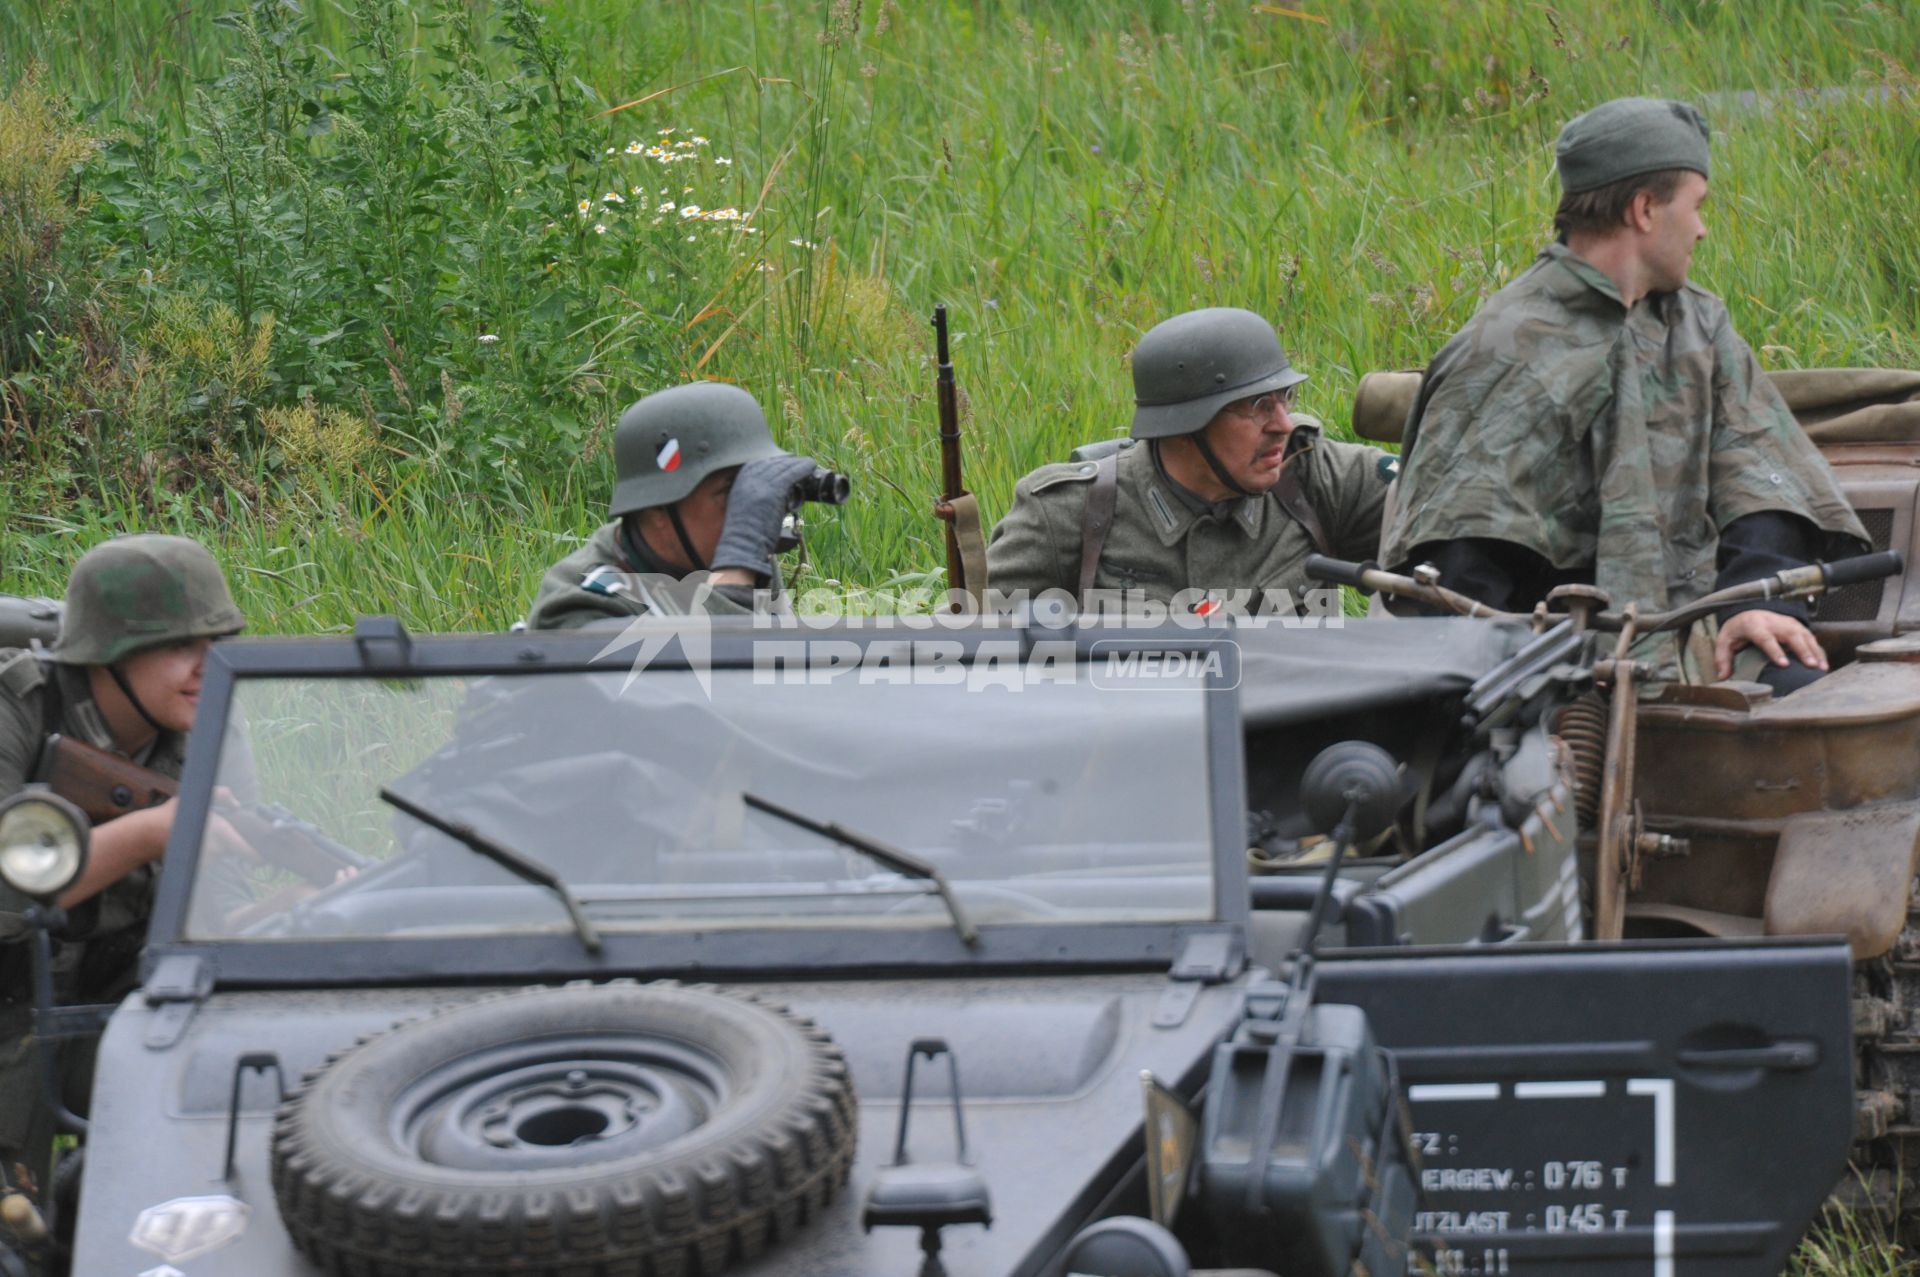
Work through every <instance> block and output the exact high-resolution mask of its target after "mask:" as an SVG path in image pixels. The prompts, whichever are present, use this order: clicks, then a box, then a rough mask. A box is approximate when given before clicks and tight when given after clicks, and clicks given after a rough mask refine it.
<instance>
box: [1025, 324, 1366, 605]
mask: <svg viewBox="0 0 1920 1277" xmlns="http://www.w3.org/2000/svg"><path fill="white" fill-rule="evenodd" d="M1306 379H1307V377H1306V374H1305V373H1303V372H1300V371H1299V370H1298V369H1296V368H1294V367H1293V365H1292V364H1291V363H1289V362H1288V360H1287V355H1286V352H1285V351H1284V350H1283V349H1282V348H1281V346H1280V339H1279V337H1278V336H1277V335H1276V334H1275V333H1274V331H1273V326H1272V325H1270V324H1269V323H1267V321H1266V320H1264V319H1262V318H1261V317H1260V316H1258V315H1256V314H1254V313H1252V312H1251V311H1245V310H1234V309H1224V308H1216V309H1208V310H1195V311H1189V312H1187V313H1186V314H1184V315H1176V316H1174V317H1173V318H1172V319H1169V320H1166V321H1165V322H1163V323H1160V324H1156V325H1155V326H1154V327H1153V328H1151V329H1149V330H1148V331H1147V333H1146V335H1145V336H1143V337H1142V338H1141V339H1140V343H1139V345H1137V346H1136V347H1135V348H1134V351H1133V387H1134V400H1135V408H1134V414H1133V428H1132V431H1131V436H1132V439H1133V440H1134V441H1135V442H1134V443H1133V445H1131V446H1127V447H1123V448H1121V449H1120V450H1119V451H1117V452H1110V453H1107V454H1106V455H1105V456H1103V457H1102V458H1101V459H1100V460H1098V461H1094V460H1088V461H1078V462H1066V463H1061V464H1056V465H1049V466H1042V467H1041V468H1040V469H1038V470H1035V471H1034V472H1033V473H1032V474H1029V475H1027V476H1026V477H1025V478H1023V479H1021V480H1020V482H1019V484H1018V485H1017V486H1016V487H1015V488H1014V501H1013V508H1012V509H1011V510H1010V511H1008V513H1007V516H1006V517H1005V518H1004V519H1002V520H1001V521H1000V524H999V526H998V527H996V528H995V529H994V533H993V540H992V543H991V544H990V545H989V546H988V550H987V563H988V581H989V583H990V584H991V585H992V587H993V589H994V591H995V592H996V593H997V594H1001V595H1003V596H1006V595H1012V594H1014V593H1015V592H1019V591H1024V592H1027V593H1028V594H1034V595H1037V594H1039V593H1041V592H1043V591H1047V590H1066V591H1068V592H1070V593H1072V594H1074V595H1075V596H1076V597H1078V598H1079V599H1080V600H1081V602H1082V605H1083V606H1085V605H1087V601H1088V595H1089V593H1090V592H1091V591H1096V590H1098V591H1107V590H1111V591H1116V592H1119V593H1120V597H1121V598H1122V599H1126V598H1128V597H1129V596H1131V597H1133V598H1144V599H1146V600H1150V601H1152V602H1154V603H1158V604H1162V605H1164V604H1168V603H1175V602H1179V601H1180V600H1179V599H1178V597H1177V596H1180V595H1183V594H1185V595H1186V596H1187V597H1188V598H1189V599H1191V598H1192V597H1193V596H1194V595H1196V594H1197V595H1199V596H1200V601H1199V602H1198V603H1197V604H1194V605H1193V606H1195V608H1196V610H1200V609H1203V608H1205V607H1207V606H1208V600H1210V599H1215V598H1217V597H1218V595H1219V594H1221V593H1227V594H1246V595H1250V594H1252V593H1254V592H1259V593H1261V594H1264V595H1273V594H1276V593H1278V592H1279V591H1286V592H1287V593H1288V595H1289V597H1291V596H1293V595H1297V594H1299V593H1300V592H1302V591H1304V590H1305V589H1307V588H1309V587H1310V586H1311V585H1312V584H1313V583H1312V582H1311V581H1309V580H1308V578H1307V576H1306V574H1305V572H1304V570H1303V567H1302V565H1303V563H1304V562H1305V560H1306V557H1307V556H1308V555H1309V554H1311V553H1313V552H1314V551H1315V550H1319V551H1320V552H1322V553H1326V554H1332V555H1336V556H1339V557H1342V558H1355V559H1365V558H1371V557H1372V556H1373V554H1374V551H1375V549H1376V548H1377V547H1378V545H1379V539H1380V520H1381V512H1382V506H1383V502H1384V500H1385V497H1386V491H1387V479H1388V477H1389V476H1390V475H1391V473H1392V465H1393V458H1391V457H1390V456H1388V455H1387V454H1386V453H1383V452H1381V451H1380V450H1379V449H1377V448H1370V447H1364V446H1361V445H1358V444H1349V443H1337V442H1334V441H1332V440H1329V439H1325V438H1322V437H1321V434H1320V431H1319V429H1318V427H1317V426H1314V425H1311V424H1307V423H1304V422H1299V421H1296V419H1295V418H1294V416H1293V402H1294V394H1295V391H1296V389H1297V387H1298V386H1299V385H1300V383H1301V382H1303V381H1305V380H1306Z"/></svg>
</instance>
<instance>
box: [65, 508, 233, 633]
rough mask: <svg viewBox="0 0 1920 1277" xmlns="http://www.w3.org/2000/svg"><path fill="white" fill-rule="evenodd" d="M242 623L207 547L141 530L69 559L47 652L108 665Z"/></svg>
mask: <svg viewBox="0 0 1920 1277" xmlns="http://www.w3.org/2000/svg"><path fill="white" fill-rule="evenodd" d="M246 623H247V620H246V618H245V617H243V616H241V615H240V609H239V608H237V607H235V606H234V605H233V595H231V594H229V593H228V592H227V578H226V577H225V576H223V575H222V574H221V572H220V565H219V564H218V563H215V562H214V561H213V556H212V555H211V554H209V553H207V548H206V547H205V546H203V545H201V544H200V543H199V542H198V541H190V540H188V539H187V538H186V537H170V536H159V535H156V534H153V533H139V534H136V535H133V536H123V537H115V538H113V539H112V540H111V541H102V542H101V543H100V544H99V545H96V546H94V547H93V548H92V549H91V550H88V551H87V552H86V553H85V554H83V555H81V556H80V561H79V562H78V563H76V564H74V565H73V575H72V576H70V577H68V578H67V606H66V611H65V613H64V615H62V617H61V618H60V634H59V636H58V637H57V638H55V639H54V641H53V646H52V647H51V648H49V649H48V653H49V654H50V655H51V656H52V657H53V659H54V660H56V661H61V662H64V663H66V664H68V665H112V664H114V663H116V662H118V661H123V660H125V659H126V658H127V657H129V656H132V655H134V654H135V653H137V652H144V651H146V650H147V649H148V648H153V647H165V646H166V645H167V644H169V643H178V642H182V641H184V640H186V639H196V638H217V637H219V636H220V635H223V634H236V633H238V632H239V631H240V629H241V628H242V627H243V626H245V625H246Z"/></svg>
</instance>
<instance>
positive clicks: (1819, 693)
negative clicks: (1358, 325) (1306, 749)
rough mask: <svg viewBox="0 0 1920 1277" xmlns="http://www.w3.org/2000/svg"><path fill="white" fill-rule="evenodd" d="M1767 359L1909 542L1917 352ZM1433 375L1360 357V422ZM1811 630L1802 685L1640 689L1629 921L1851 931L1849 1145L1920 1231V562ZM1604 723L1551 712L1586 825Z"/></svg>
mask: <svg viewBox="0 0 1920 1277" xmlns="http://www.w3.org/2000/svg"><path fill="white" fill-rule="evenodd" d="M1772 380H1773V382H1774V384H1775V386H1776V388H1778V389H1779V390H1780V391H1781V393H1782V395H1783V397H1784V398H1785V399H1786V401H1787V403H1788V406H1789V407H1791V408H1792V409H1793V411H1794V413H1795V415H1796V417H1797V418H1798V419H1799V421H1800V423H1801V425H1802V426H1803V427H1804V428H1805V429H1806V430H1807V432H1808V434H1809V436H1810V437H1811V438H1812V439H1813V440H1814V442H1815V443H1816V444H1817V445H1818V446H1819V448H1820V451H1821V453H1822V455H1824V456H1825V457H1826V459H1827V461H1828V463H1829V464H1831V465H1832V467H1833V470H1834V474H1835V477H1836V478H1837V479H1838V481H1839V485H1840V489H1841V491H1842V492H1844V493H1845V494H1846V496H1847V499H1848V500H1849V501H1850V502H1851V503H1852V504H1853V506H1854V508H1855V510H1856V511H1857V512H1858V513H1859V515H1860V520H1861V522H1862V524H1864V525H1865V527H1866V529H1867V532H1868V535H1869V536H1870V537H1871V538H1872V541H1873V548H1874V549H1875V550H1876V551H1885V550H1889V549H1891V550H1894V551H1902V552H1904V553H1905V555H1906V557H1907V560H1908V561H1909V562H1912V561H1914V556H1915V555H1916V554H1920V521H1917V520H1916V515H1917V514H1920V372H1906V371H1898V370H1888V369H1814V370H1805V371H1788V372H1780V373H1775V374H1772ZM1419 384H1420V375H1419V374H1418V373H1375V374H1371V375H1369V376H1368V377H1366V378H1364V379H1363V380H1362V384H1361V387H1360V391H1359V393H1358V395H1357V397H1356V402H1355V407H1354V415H1353V424H1354V429H1355V430H1356V432H1357V433H1359V434H1360V435H1361V436H1362V437H1364V438H1369V439H1372V440H1375V441H1377V442H1385V443H1395V442H1398V441H1399V438H1400V427H1401V425H1402V423H1403V422H1404V421H1405V419H1406V416H1407V411H1408V409H1409V408H1410V407H1411V406H1412V403H1413V401H1414V398H1415V396H1416V395H1417V393H1418V389H1419ZM1813 629H1814V632H1815V633H1816V634H1817V635H1818V636H1819V638H1820V641H1821V643H1822V645H1823V646H1824V647H1825V648H1826V649H1827V652H1828V654H1829V656H1830V657H1831V658H1832V660H1833V662H1834V665H1835V669H1836V672H1835V673H1834V674H1833V675H1831V676H1830V677H1828V678H1825V679H1822V680H1821V681H1819V682H1818V683H1816V684H1814V685H1813V686H1811V687H1808V688H1805V689H1803V690H1802V691H1800V692H1798V693H1796V694H1794V695H1793V696H1792V697H1790V698H1787V699H1785V700H1781V701H1778V702H1776V701H1775V700H1774V699H1773V697H1772V695H1771V693H1770V692H1769V691H1768V690H1767V689H1766V688H1765V687H1763V686H1760V685H1759V684H1741V683H1722V684H1716V685H1713V686H1710V687H1688V686H1684V685H1679V684H1669V685H1666V686H1663V687H1661V688H1660V689H1658V691H1657V692H1656V693H1655V694H1653V695H1652V696H1650V697H1648V698H1646V699H1643V700H1642V701H1641V703H1640V705H1639V706H1638V713H1637V723H1638V728H1637V732H1635V733H1634V739H1635V744H1634V748H1633V750H1632V752H1631V753H1630V754H1629V755H1628V757H1629V758H1630V759H1631V765H1630V766H1629V767H1628V768H1627V769H1626V774H1625V775H1624V776H1623V777H1621V782H1622V783H1621V785H1620V786H1619V792H1618V793H1617V794H1616V796H1615V797H1616V800H1617V803H1618V806H1619V809H1620V811H1621V812H1622V814H1623V815H1624V816H1626V817H1627V818H1629V819H1630V820H1632V821H1634V822H1636V824H1637V829H1636V831H1635V833H1636V836H1637V835H1638V834H1640V833H1644V834H1648V835H1653V836H1656V837H1660V838H1664V839H1665V841H1664V842H1663V843H1659V844H1656V845H1657V846H1659V847H1662V848H1664V849H1665V850H1666V851H1667V852H1668V854H1666V855H1662V856H1652V855H1649V856H1637V857H1631V858H1629V863H1627V864H1626V865H1625V869H1626V873H1627V887H1628V889H1627V891H1626V894H1625V907H1624V913H1623V918H1622V925H1621V927H1620V932H1623V933H1624V934H1625V935H1628V936H1643V937H1644V936H1713V937H1722V938H1745V937H1751V936H1759V935H1821V934H1833V935H1844V936H1846V937H1848V939H1849V941H1850V943H1851V945H1852V950H1853V956H1854V959H1855V962H1856V964H1857V965H1856V968H1855V983H1854V1032H1855V1040H1856V1044H1857V1049H1858V1096H1857V1098H1856V1112H1855V1124H1856V1135H1857V1139H1858V1141H1859V1143H1858V1146H1857V1148H1856V1163H1857V1165H1858V1167H1859V1168H1860V1169H1861V1170H1864V1171H1867V1172H1869V1174H1868V1176H1867V1178H1866V1180H1865V1187H1866V1188H1867V1189H1868V1192H1867V1194H1866V1195H1865V1200H1866V1201H1867V1202H1868V1203H1870V1204H1871V1205H1873V1206H1874V1207H1875V1208H1876V1209H1877V1210H1879V1211H1880V1212H1881V1213H1882V1214H1883V1215H1884V1216H1886V1217H1888V1218H1892V1217H1894V1216H1895V1215H1896V1214H1897V1215H1899V1216H1900V1219H1899V1224H1900V1231H1901V1233H1902V1235H1903V1236H1904V1237H1906V1238H1907V1239H1909V1240H1913V1239H1920V1194H1915V1193H1912V1192H1907V1193H1905V1194H1901V1193H1900V1192H1899V1184H1900V1181H1901V1180H1903V1179H1904V1180H1906V1181H1909V1182H1911V1180H1912V1179H1913V1177H1914V1173H1915V1172H1916V1171H1920V921H1917V920H1916V917H1915V900H1916V895H1915V893H1916V873H1917V872H1920V761H1916V760H1920V581H1915V580H1914V578H1913V577H1911V576H1901V577H1898V578H1896V579H1893V580H1890V581H1888V580H1880V579H1873V580H1867V581H1862V582H1858V583H1856V584H1853V585H1850V586H1848V587H1846V588H1844V589H1841V590H1839V591H1837V592H1835V593H1834V594H1833V595H1832V596H1831V597H1828V598H1826V599H1823V600H1821V601H1820V603H1819V605H1818V608H1817V611H1816V613H1815V618H1814V625H1813ZM1608 727H1609V725H1608V723H1607V721H1606V710H1605V709H1604V708H1603V705H1602V703H1601V702H1600V701H1598V700H1597V699H1585V700H1582V701H1580V702H1578V703H1576V704H1574V705H1572V706H1570V707H1569V708H1568V709H1567V710H1566V711H1565V712H1564V714H1563V717H1562V719H1561V721H1560V723H1559V724H1558V726H1557V729H1556V730H1557V733H1558V735H1559V736H1560V738H1561V739H1562V741H1563V742H1564V743H1565V744H1566V745H1567V747H1568V749H1569V752H1570V755H1571V757H1572V760H1573V769H1574V772H1575V774H1576V776H1577V777H1578V780H1577V783H1576V790H1577V791H1578V798H1577V801H1578V803H1579V805H1580V815H1581V823H1582V828H1584V829H1594V828H1596V826H1597V825H1598V823H1599V815H1600V813H1599V808H1600V803H1601V799H1602V793H1603V790H1604V789H1605V788H1606V787H1605V786H1604V785H1603V783H1602V764H1603V754H1604V751H1605V747H1606V740H1607V735H1608ZM1682 851H1683V852H1684V854H1673V853H1676V852H1682ZM1589 855H1591V852H1589ZM1846 1187H1847V1188H1848V1189H1849V1190H1852V1189H1853V1188H1855V1187H1856V1186H1855V1185H1854V1184H1853V1183H1852V1182H1851V1181H1850V1182H1849V1184H1848V1185H1847V1186H1846ZM1848 1195H1849V1196H1851V1197H1854V1198H1856V1199H1858V1198H1859V1196H1860V1195H1859V1194H1857V1193H1854V1192H1851V1191H1850V1192H1849V1194H1848Z"/></svg>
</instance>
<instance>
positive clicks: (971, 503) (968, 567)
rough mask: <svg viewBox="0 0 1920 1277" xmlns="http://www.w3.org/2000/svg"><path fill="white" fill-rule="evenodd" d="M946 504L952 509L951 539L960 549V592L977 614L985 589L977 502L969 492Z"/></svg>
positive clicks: (984, 553)
mask: <svg viewBox="0 0 1920 1277" xmlns="http://www.w3.org/2000/svg"><path fill="white" fill-rule="evenodd" d="M947 504H948V505H950V506H952V507H953V538H954V540H955V542H957V543H958V544H959V546H960V588H961V589H963V590H965V591H966V592H967V597H968V598H970V599H972V600H973V606H974V610H975V611H978V610H979V609H980V599H981V596H982V595H984V594H985V593H986V589H987V542H986V538H985V537H984V536H982V535H981V532H980V502H979V499H978V498H976V497H975V496H974V495H973V494H972V493H971V492H962V493H961V494H960V495H959V496H957V497H955V498H953V499H952V500H951V501H949V502H948V503H947Z"/></svg>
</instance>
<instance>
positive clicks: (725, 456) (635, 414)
mask: <svg viewBox="0 0 1920 1277" xmlns="http://www.w3.org/2000/svg"><path fill="white" fill-rule="evenodd" d="M782 455H784V449H782V448H781V447H780V446H779V445H778V444H776V443H774V441H773V431H772V430H771V429H769V428H768V426H767V416H766V414H765V413H763V412H761V411H760V405H759V404H758V403H756V402H754V398H753V396H752V395H750V394H748V393H747V392H746V391H744V390H742V389H740V387H738V386H729V385H726V384H724V383H721V382H717V381H696V382H690V383H689V384H687V385H684V386H674V387H672V388H671V389H668V390H662V391H659V392H657V393H655V394H651V395H648V396H647V397H646V398H645V399H642V400H640V401H639V402H638V403H636V404H634V405H633V406H632V407H630V408H628V409H627V410H626V411H625V412H623V413H621V414H620V424H619V425H617V426H615V427H614V430H613V470H614V481H613V502H612V506H611V508H610V510H609V513H610V514H611V515H612V516H613V517H614V518H616V519H617V518H619V517H620V516H621V515H623V514H632V513H633V512H634V511H635V510H645V509H647V508H648V507H650V506H661V505H672V504H673V503H674V502H676V501H678V500H680V499H681V498H682V497H684V496H686V495H687V494H688V493H689V492H692V491H693V490H694V488H695V487H697V486H699V483H700V481H701V480H702V479H704V478H706V477H707V476H708V475H710V474H712V473H714V472H715V471H717V470H725V469H727V468H729V467H731V466H742V465H745V464H746V463H747V462H749V461H758V460H760V459H761V458H762V457H778V456H782Z"/></svg>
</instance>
